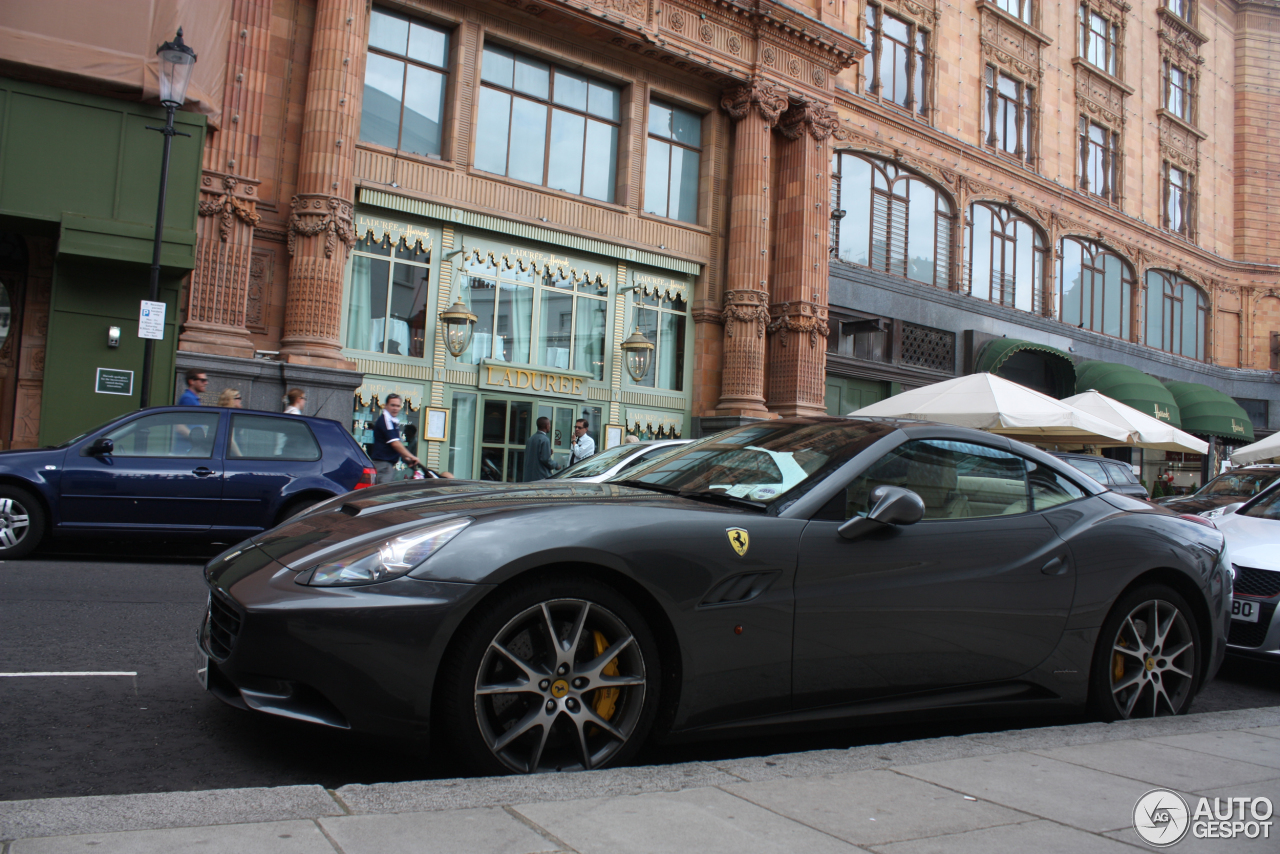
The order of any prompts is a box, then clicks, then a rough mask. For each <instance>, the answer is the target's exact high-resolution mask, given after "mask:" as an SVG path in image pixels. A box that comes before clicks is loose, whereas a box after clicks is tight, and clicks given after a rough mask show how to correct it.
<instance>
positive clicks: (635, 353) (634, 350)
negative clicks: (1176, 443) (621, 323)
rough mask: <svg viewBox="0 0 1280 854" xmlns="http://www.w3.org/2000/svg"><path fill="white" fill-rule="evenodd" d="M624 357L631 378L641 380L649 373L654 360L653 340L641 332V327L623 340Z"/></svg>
mask: <svg viewBox="0 0 1280 854" xmlns="http://www.w3.org/2000/svg"><path fill="white" fill-rule="evenodd" d="M622 357H623V360H624V362H625V364H626V366H627V373H629V374H631V379H633V380H635V381H636V382H640V381H641V380H642V379H644V378H645V375H646V374H647V373H649V365H650V364H652V362H653V342H652V341H650V340H649V339H648V338H645V337H644V335H642V334H641V333H640V330H639V328H637V329H636V331H635V332H632V333H631V337H630V338H628V339H627V340H626V341H623V342H622Z"/></svg>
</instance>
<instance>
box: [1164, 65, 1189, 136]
mask: <svg viewBox="0 0 1280 854" xmlns="http://www.w3.org/2000/svg"><path fill="white" fill-rule="evenodd" d="M1162 62H1163V74H1162V75H1161V76H1162V78H1163V80H1162V83H1163V84H1164V85H1163V86H1162V87H1161V90H1162V94H1161V97H1160V106H1162V107H1163V108H1164V109H1165V110H1166V111H1167V112H1168V113H1169V115H1171V116H1173V117H1174V118H1176V119H1178V120H1179V121H1181V122H1185V123H1186V124H1189V125H1194V124H1195V122H1196V103H1195V98H1196V92H1195V89H1196V86H1195V80H1196V76H1195V73H1194V72H1193V71H1192V70H1190V69H1187V68H1185V67H1184V66H1183V65H1181V64H1180V63H1178V62H1175V61H1174V60H1173V59H1172V58H1170V57H1165V58H1164V59H1163V61H1162ZM1175 71H1176V72H1177V73H1178V74H1180V75H1181V76H1182V85H1181V86H1178V85H1175V84H1174V72H1175ZM1174 92H1177V93H1178V94H1179V95H1180V99H1179V103H1180V104H1181V111H1179V110H1175V109H1174V108H1173V103H1174V101H1173V94H1174Z"/></svg>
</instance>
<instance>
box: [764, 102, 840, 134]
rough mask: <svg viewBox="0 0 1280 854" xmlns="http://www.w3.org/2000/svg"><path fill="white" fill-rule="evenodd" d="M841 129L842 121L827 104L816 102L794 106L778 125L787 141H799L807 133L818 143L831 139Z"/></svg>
mask: <svg viewBox="0 0 1280 854" xmlns="http://www.w3.org/2000/svg"><path fill="white" fill-rule="evenodd" d="M839 127H840V120H839V119H838V118H836V114H835V112H834V111H832V110H831V108H830V107H828V106H827V105H826V104H819V103H817V102H815V101H801V102H800V103H799V104H792V105H791V107H790V109H788V110H787V111H786V112H785V113H783V115H782V120H781V121H780V122H779V123H778V130H779V131H780V132H781V133H782V135H783V136H785V137H786V138H787V139H799V138H800V137H801V136H803V135H804V133H805V132H806V131H807V132H808V134H809V135H810V136H811V137H813V138H814V139H816V140H817V141H818V142H822V141H823V140H826V139H830V138H831V135H832V134H833V133H835V131H836V129H837V128H839Z"/></svg>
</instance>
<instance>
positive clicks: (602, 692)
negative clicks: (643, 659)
mask: <svg viewBox="0 0 1280 854" xmlns="http://www.w3.org/2000/svg"><path fill="white" fill-rule="evenodd" d="M591 635H592V637H593V638H594V639H595V642H596V655H600V654H601V653H602V652H604V651H605V650H606V649H608V648H609V642H608V641H606V640H605V639H604V635H603V634H601V633H600V632H592V633H591ZM600 672H601V673H603V674H604V675H605V676H617V675H618V659H616V658H615V659H614V660H613V661H610V662H609V663H608V664H606V665H605V667H604V670H602V671H600ZM621 693H622V689H621V688H598V689H596V695H595V698H594V699H592V701H591V708H593V709H595V712H596V714H597V715H599V716H600V717H602V718H604V719H605V720H606V721H607V720H609V719H610V718H612V717H613V712H614V709H615V708H616V707H617V704H618V695H619V694H621Z"/></svg>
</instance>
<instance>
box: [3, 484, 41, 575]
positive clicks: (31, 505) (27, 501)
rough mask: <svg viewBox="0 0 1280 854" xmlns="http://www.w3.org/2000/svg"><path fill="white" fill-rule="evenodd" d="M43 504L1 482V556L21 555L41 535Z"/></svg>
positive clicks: (36, 542)
mask: <svg viewBox="0 0 1280 854" xmlns="http://www.w3.org/2000/svg"><path fill="white" fill-rule="evenodd" d="M44 526H45V521H44V508H43V507H42V506H41V505H40V502H39V501H37V500H36V499H35V498H33V497H32V496H31V495H30V494H28V493H27V492H25V491H23V490H21V489H15V488H13V487H9V486H0V560H11V559H13V558H19V557H23V556H25V555H27V554H29V553H30V552H31V550H32V549H34V548H35V547H36V546H37V545H39V543H40V538H41V537H43V536H44Z"/></svg>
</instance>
